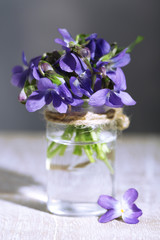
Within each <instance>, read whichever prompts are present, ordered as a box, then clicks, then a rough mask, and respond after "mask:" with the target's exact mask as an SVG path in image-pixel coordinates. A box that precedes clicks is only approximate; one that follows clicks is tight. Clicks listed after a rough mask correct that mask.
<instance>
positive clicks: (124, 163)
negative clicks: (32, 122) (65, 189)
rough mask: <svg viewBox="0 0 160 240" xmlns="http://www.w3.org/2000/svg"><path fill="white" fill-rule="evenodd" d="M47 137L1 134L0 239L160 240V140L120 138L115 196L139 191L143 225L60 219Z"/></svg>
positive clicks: (85, 219)
mask: <svg viewBox="0 0 160 240" xmlns="http://www.w3.org/2000/svg"><path fill="white" fill-rule="evenodd" d="M45 147H46V143H45V136H44V134H42V133H32V134H30V133H28V134H26V133H1V134H0V240H42V239H43V240H72V239H73V240H101V239H102V240H107V239H109V240H114V239H115V240H121V239H122V240H125V239H126V240H132V239H133V240H143V239H145V240H146V239H148V240H152V239H154V240H157V239H160V136H158V135H157V136H153V135H144V136H137V135H129V136H120V137H119V141H118V144H117V156H116V195H117V198H120V196H121V195H122V194H123V192H124V191H125V190H127V189H128V188H130V187H134V188H136V189H137V190H138V192H139V198H138V200H137V202H136V203H137V205H138V206H139V208H141V209H142V210H143V215H142V217H141V218H140V223H139V224H136V225H129V224H125V223H123V222H120V221H117V220H113V221H112V222H109V223H106V224H100V223H99V222H98V220H97V217H81V218H71V217H59V216H55V215H52V214H49V213H48V212H47V209H46V200H47V197H46V178H47V176H46V170H45Z"/></svg>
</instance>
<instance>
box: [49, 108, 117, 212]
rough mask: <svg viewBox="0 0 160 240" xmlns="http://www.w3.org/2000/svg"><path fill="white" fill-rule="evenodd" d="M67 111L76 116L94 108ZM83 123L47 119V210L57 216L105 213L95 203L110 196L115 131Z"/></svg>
mask: <svg viewBox="0 0 160 240" xmlns="http://www.w3.org/2000/svg"><path fill="white" fill-rule="evenodd" d="M50 110H51V109H50ZM71 111H72V113H74V115H76V116H77V113H78V114H79V113H82V115H83V113H84V115H85V114H86V113H88V112H91V113H93V112H94V111H95V109H88V107H87V108H82V107H80V108H77V107H76V108H72V110H71ZM98 111H99V110H98ZM103 111H104V109H103ZM98 113H99V112H98ZM69 114H70V113H69ZM72 122H73V121H72ZM75 122H76V121H75ZM83 123H84V121H83V120H82V121H81V124H72V123H70V122H67V123H66V121H64V122H63V121H60V122H57V121H56V122H54V121H48V120H47V128H46V137H47V158H46V168H47V172H48V182H47V191H48V203H47V207H48V210H49V211H50V212H52V213H54V214H57V215H64V216H89V215H100V214H103V213H104V212H105V210H104V209H103V208H101V207H100V206H99V205H98V204H97V200H98V198H99V196H100V195H102V194H105V195H112V196H113V195H114V161H115V143H116V137H117V134H116V130H111V129H109V128H108V126H107V125H106V124H103V125H102V124H101V125H100V124H92V123H91V122H90V121H89V123H90V124H86V122H85V124H83Z"/></svg>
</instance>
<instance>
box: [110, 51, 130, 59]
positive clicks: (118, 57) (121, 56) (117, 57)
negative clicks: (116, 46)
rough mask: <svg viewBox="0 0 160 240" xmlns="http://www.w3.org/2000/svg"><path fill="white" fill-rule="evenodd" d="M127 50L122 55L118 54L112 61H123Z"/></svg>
mask: <svg viewBox="0 0 160 240" xmlns="http://www.w3.org/2000/svg"><path fill="white" fill-rule="evenodd" d="M126 51H127V48H125V49H123V50H122V51H121V52H120V53H118V54H117V55H116V56H114V57H112V58H111V60H112V61H113V62H118V61H119V60H121V58H123V57H124V55H125V54H126Z"/></svg>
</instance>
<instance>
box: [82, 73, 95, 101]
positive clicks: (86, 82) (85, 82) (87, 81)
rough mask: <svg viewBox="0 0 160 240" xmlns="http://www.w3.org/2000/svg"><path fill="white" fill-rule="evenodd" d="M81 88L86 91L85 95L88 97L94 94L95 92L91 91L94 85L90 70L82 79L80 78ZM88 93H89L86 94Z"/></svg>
mask: <svg viewBox="0 0 160 240" xmlns="http://www.w3.org/2000/svg"><path fill="white" fill-rule="evenodd" d="M79 82H80V87H81V88H82V89H84V90H85V92H84V94H85V95H86V94H87V95H86V96H87V97H90V94H92V93H93V90H92V89H91V84H92V78H91V73H90V71H89V70H87V71H86V72H85V73H83V75H81V77H79ZM86 91H87V92H86Z"/></svg>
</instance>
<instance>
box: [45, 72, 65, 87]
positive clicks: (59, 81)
mask: <svg viewBox="0 0 160 240" xmlns="http://www.w3.org/2000/svg"><path fill="white" fill-rule="evenodd" d="M45 77H47V78H49V79H50V80H51V81H52V83H54V84H56V85H57V86H59V85H61V84H62V83H63V82H64V78H63V77H62V76H61V75H59V74H57V73H55V72H54V71H47V72H46V73H45Z"/></svg>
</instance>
